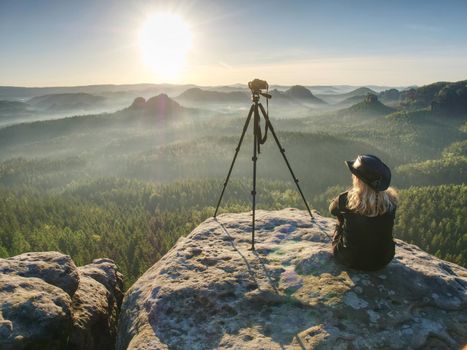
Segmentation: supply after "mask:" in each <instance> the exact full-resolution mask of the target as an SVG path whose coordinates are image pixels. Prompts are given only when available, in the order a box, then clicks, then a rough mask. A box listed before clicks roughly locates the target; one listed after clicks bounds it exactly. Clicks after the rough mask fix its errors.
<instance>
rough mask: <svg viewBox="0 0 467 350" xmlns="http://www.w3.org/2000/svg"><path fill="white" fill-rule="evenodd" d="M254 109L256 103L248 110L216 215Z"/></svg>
mask: <svg viewBox="0 0 467 350" xmlns="http://www.w3.org/2000/svg"><path fill="white" fill-rule="evenodd" d="M253 111H254V105H251V108H250V111H249V112H248V117H247V119H246V121H245V125H244V126H243V131H242V136H240V141H238V145H237V148H236V149H235V155H234V157H233V160H232V164H230V169H229V172H228V174H227V178H226V179H225V182H224V187H223V188H222V192H221V195H220V197H219V201H218V202H217V206H216V211H215V212H214V217H216V216H217V211H218V210H219V205H220V204H221V201H222V197H223V196H224V192H225V188H226V187H227V183H228V182H229V178H230V174H231V173H232V169H233V167H234V164H235V160H236V159H237V155H238V152H239V151H240V147H241V146H242V142H243V137H244V136H245V133H246V130H247V129H248V125H249V124H250V119H251V115H252V114H253Z"/></svg>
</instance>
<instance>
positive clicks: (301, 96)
mask: <svg viewBox="0 0 467 350" xmlns="http://www.w3.org/2000/svg"><path fill="white" fill-rule="evenodd" d="M285 94H286V95H287V96H289V97H291V98H293V99H296V100H300V101H302V102H307V103H312V104H317V105H325V104H327V103H326V102H325V101H323V100H322V99H320V98H318V97H316V96H315V95H313V93H312V92H311V91H310V90H309V89H307V88H306V87H304V86H302V85H294V86H292V87H291V88H290V89H288V90H286V91H285Z"/></svg>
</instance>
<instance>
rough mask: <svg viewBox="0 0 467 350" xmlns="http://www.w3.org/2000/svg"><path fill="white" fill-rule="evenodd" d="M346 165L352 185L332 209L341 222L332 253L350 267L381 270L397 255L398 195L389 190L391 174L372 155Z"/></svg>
mask: <svg viewBox="0 0 467 350" xmlns="http://www.w3.org/2000/svg"><path fill="white" fill-rule="evenodd" d="M345 163H346V164H347V166H348V168H349V170H350V171H351V173H352V180H353V186H352V188H351V189H349V190H348V191H346V192H343V193H341V194H340V195H339V196H338V197H336V198H335V199H334V200H333V201H332V203H331V205H330V207H329V211H330V212H331V214H332V215H335V216H337V219H338V225H337V226H336V232H335V235H334V238H333V242H332V248H333V254H334V257H335V258H336V260H337V261H338V262H339V263H341V264H343V265H346V266H348V267H351V268H355V269H358V270H366V271H373V270H379V269H381V268H383V267H384V266H386V265H387V264H388V263H389V262H390V261H391V260H392V258H393V257H394V253H395V244H394V240H393V237H392V228H393V226H394V218H395V214H396V205H397V192H396V190H395V189H394V188H392V187H389V183H390V182H391V171H390V170H389V168H388V167H387V166H386V164H384V163H383V162H382V161H381V160H380V159H379V158H378V157H376V156H373V155H369V154H365V155H359V156H358V157H357V159H356V160H354V161H346V162H345Z"/></svg>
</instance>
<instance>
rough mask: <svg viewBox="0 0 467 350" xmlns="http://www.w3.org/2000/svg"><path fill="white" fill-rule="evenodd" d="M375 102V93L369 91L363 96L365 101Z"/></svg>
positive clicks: (376, 99)
mask: <svg viewBox="0 0 467 350" xmlns="http://www.w3.org/2000/svg"><path fill="white" fill-rule="evenodd" d="M376 102H378V96H376V95H375V94H371V93H369V94H367V95H366V96H365V103H367V104H374V103H376Z"/></svg>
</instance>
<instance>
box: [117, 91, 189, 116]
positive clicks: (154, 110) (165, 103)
mask: <svg viewBox="0 0 467 350" xmlns="http://www.w3.org/2000/svg"><path fill="white" fill-rule="evenodd" d="M125 110H127V111H130V112H144V113H145V114H152V115H159V114H164V115H172V114H175V113H183V112H185V111H186V109H185V108H183V107H182V106H181V105H180V104H179V103H178V102H176V101H174V100H173V99H171V98H170V97H169V96H167V94H159V95H157V96H154V97H151V98H149V99H148V100H145V99H144V98H143V97H138V98H136V99H135V100H134V101H133V103H132V104H131V106H130V107H128V108H127V109H125ZM125 110H124V111H125Z"/></svg>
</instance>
